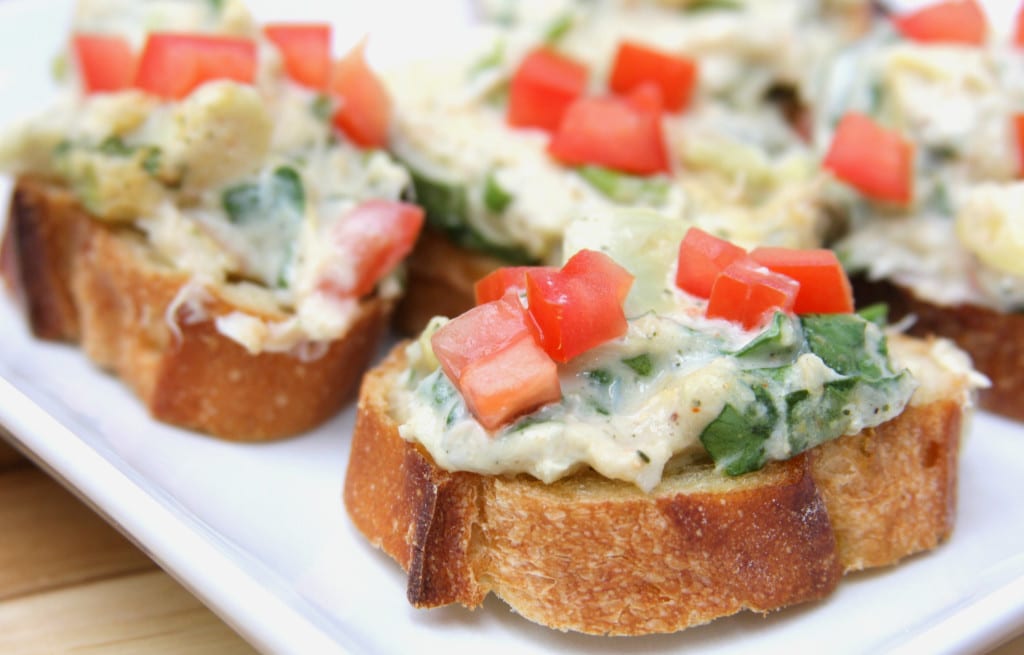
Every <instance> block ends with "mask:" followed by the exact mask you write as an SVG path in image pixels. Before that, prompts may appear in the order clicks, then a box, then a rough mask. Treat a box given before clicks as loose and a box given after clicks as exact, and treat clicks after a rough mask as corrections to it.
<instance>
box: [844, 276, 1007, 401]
mask: <svg viewBox="0 0 1024 655" xmlns="http://www.w3.org/2000/svg"><path fill="white" fill-rule="evenodd" d="M854 289H855V297H856V298H857V302H858V304H860V305H868V304H872V303H876V302H885V303H887V304H888V305H889V317H890V320H899V319H902V318H904V317H906V316H913V317H914V320H913V323H911V325H910V328H909V330H908V331H909V333H910V334H914V335H917V336H921V337H927V336H930V335H938V336H943V337H947V338H949V339H952V340H953V341H955V342H956V343H957V345H958V346H960V347H961V348H963V349H964V350H965V351H967V354H969V355H970V356H971V359H972V360H973V362H974V366H975V368H977V369H978V370H979V371H980V372H982V373H984V374H985V375H986V376H988V378H989V380H991V382H992V386H991V387H989V388H987V389H982V390H981V391H980V392H979V395H978V405H979V406H980V407H983V408H984V409H987V410H989V411H991V412H995V413H997V414H1001V415H1003V416H1006V417H1008V418H1012V419H1015V420H1017V421H1024V403H1022V402H1021V397H1022V396H1024V314H1022V313H1012V312H999V311H996V310H994V309H990V308H988V307H981V306H979V305H957V306H954V307H946V306H941V305H936V304H934V303H930V302H928V301H925V300H921V299H920V298H918V297H917V296H915V295H914V293H913V291H911V290H910V289H908V288H906V287H902V286H899V285H896V284H893V283H891V282H885V281H878V282H872V281H868V280H866V279H865V278H863V277H859V278H855V280H854Z"/></svg>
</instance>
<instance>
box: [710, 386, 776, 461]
mask: <svg viewBox="0 0 1024 655" xmlns="http://www.w3.org/2000/svg"><path fill="white" fill-rule="evenodd" d="M751 389H752V390H753V392H754V401H753V402H751V403H750V404H749V405H747V407H745V408H744V409H743V410H742V411H741V410H739V409H737V408H736V407H734V406H733V405H726V406H725V408H724V409H722V412H721V413H720V414H719V415H718V416H717V417H716V418H715V420H713V421H712V422H711V423H709V424H708V425H707V427H705V428H704V431H703V432H701V434H700V442H701V443H702V444H704V448H705V449H706V450H707V451H708V454H710V455H711V458H712V459H713V460H714V461H715V465H716V467H718V468H719V469H720V470H722V471H724V472H725V473H726V475H741V474H743V473H748V472H750V471H756V470H757V469H759V468H761V467H762V466H764V463H765V442H766V441H768V438H769V437H771V435H772V430H773V429H774V427H775V423H776V421H777V420H778V418H779V412H778V410H777V409H776V407H775V403H774V402H773V401H772V396H771V393H770V392H769V391H767V390H766V389H765V388H764V387H763V386H761V385H758V384H754V385H752V386H751Z"/></svg>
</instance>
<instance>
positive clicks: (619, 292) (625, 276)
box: [562, 249, 634, 304]
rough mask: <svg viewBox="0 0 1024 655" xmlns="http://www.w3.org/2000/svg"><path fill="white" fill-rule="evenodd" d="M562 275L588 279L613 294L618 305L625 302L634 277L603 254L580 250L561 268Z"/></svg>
mask: <svg viewBox="0 0 1024 655" xmlns="http://www.w3.org/2000/svg"><path fill="white" fill-rule="evenodd" d="M562 273H563V274H564V275H568V276H572V277H588V278H591V279H593V280H595V281H596V282H598V283H599V284H601V285H604V286H606V287H607V288H609V289H610V290H611V291H613V292H614V293H615V297H616V298H617V299H618V301H619V304H622V303H623V302H625V300H626V296H628V295H629V290H630V288H632V286H633V280H634V277H633V275H632V274H630V272H629V271H627V270H626V269H624V268H623V267H622V266H619V264H618V263H616V261H615V260H614V259H612V258H611V257H609V256H608V255H606V254H604V253H603V252H598V251H596V250H587V249H584V250H580V251H579V252H577V253H575V254H573V256H572V257H570V258H569V261H567V262H565V265H564V266H563V267H562Z"/></svg>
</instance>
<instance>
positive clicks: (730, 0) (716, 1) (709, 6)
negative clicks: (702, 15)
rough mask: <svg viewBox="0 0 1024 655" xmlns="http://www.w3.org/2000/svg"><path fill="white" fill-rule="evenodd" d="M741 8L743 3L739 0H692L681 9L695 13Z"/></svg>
mask: <svg viewBox="0 0 1024 655" xmlns="http://www.w3.org/2000/svg"><path fill="white" fill-rule="evenodd" d="M742 8H743V3H742V2H740V0H693V2H690V3H689V4H687V5H686V6H685V7H683V11H685V12H687V13H690V14H696V13H699V12H703V11H719V10H726V11H737V10H739V9H742Z"/></svg>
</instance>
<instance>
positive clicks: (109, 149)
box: [96, 134, 135, 157]
mask: <svg viewBox="0 0 1024 655" xmlns="http://www.w3.org/2000/svg"><path fill="white" fill-rule="evenodd" d="M96 149H97V150H99V151H100V152H101V153H103V154H104V155H110V156H111V157H130V156H131V155H132V154H134V153H135V148H132V147H131V146H129V145H128V144H127V143H125V142H124V140H123V139H122V138H121V137H119V136H117V135H116V134H114V135H111V136H108V137H107V138H106V139H103V141H101V142H100V144H99V145H98V146H96Z"/></svg>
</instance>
